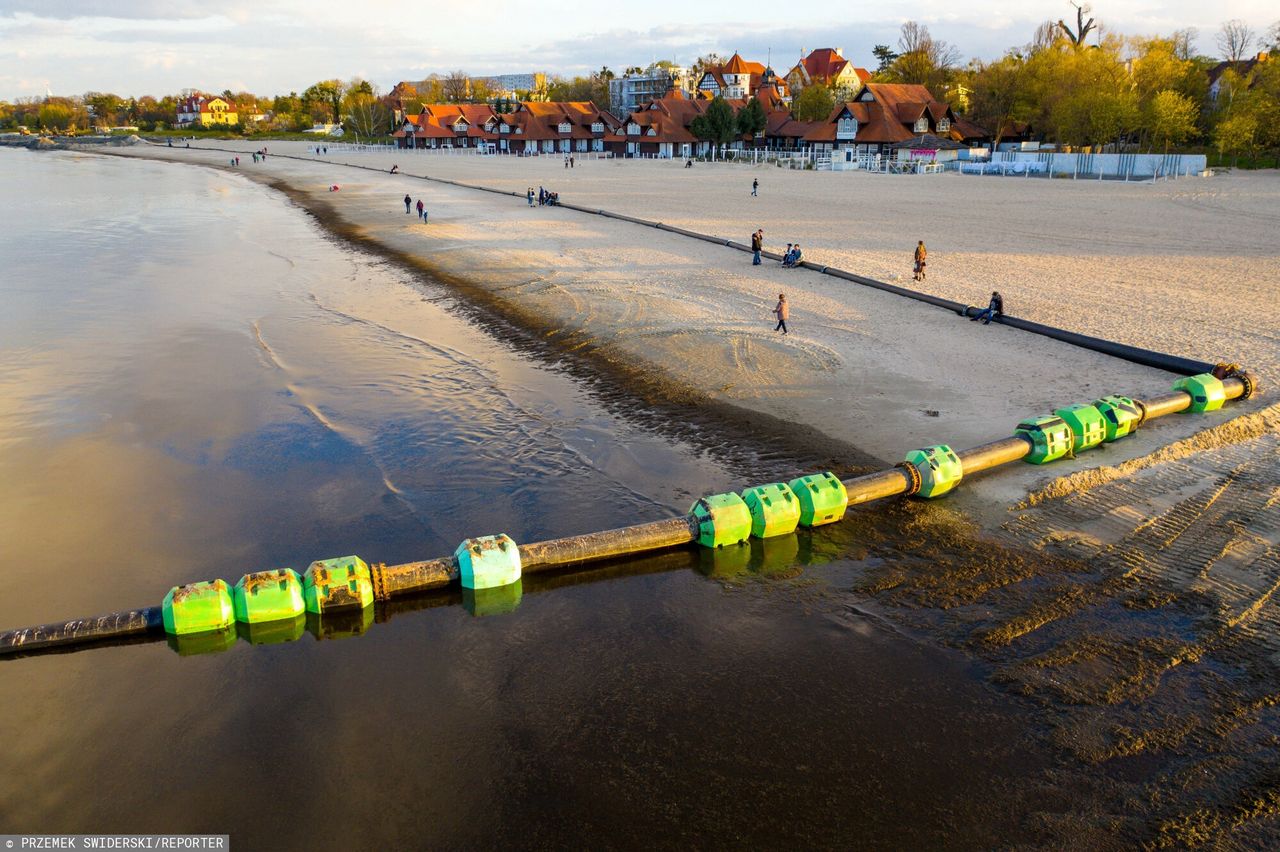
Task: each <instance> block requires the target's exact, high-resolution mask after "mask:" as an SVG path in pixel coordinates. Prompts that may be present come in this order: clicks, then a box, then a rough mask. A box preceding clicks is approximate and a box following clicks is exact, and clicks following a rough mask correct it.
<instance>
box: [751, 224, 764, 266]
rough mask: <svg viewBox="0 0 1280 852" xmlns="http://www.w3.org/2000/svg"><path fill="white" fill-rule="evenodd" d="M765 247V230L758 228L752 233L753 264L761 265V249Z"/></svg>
mask: <svg viewBox="0 0 1280 852" xmlns="http://www.w3.org/2000/svg"><path fill="white" fill-rule="evenodd" d="M763 248H764V230H763V229H761V230H757V231H756V232H755V233H754V234H752V235H751V265H752V266H759V265H760V251H761V249H763Z"/></svg>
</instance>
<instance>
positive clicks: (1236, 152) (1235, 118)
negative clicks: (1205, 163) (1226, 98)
mask: <svg viewBox="0 0 1280 852" xmlns="http://www.w3.org/2000/svg"><path fill="white" fill-rule="evenodd" d="M1257 134H1258V119H1257V118H1255V117H1254V116H1253V115H1251V114H1250V113H1248V112H1244V111H1240V112H1238V113H1236V114H1234V115H1230V116H1227V118H1225V119H1223V120H1222V121H1221V122H1219V123H1218V126H1217V127H1216V128H1215V129H1214V131H1213V147H1215V148H1217V149H1218V156H1219V157H1223V156H1226V155H1227V154H1231V155H1233V157H1234V160H1233V162H1239V158H1240V154H1242V153H1246V152H1249V151H1252V150H1253V146H1254V138H1255V137H1256V136H1257Z"/></svg>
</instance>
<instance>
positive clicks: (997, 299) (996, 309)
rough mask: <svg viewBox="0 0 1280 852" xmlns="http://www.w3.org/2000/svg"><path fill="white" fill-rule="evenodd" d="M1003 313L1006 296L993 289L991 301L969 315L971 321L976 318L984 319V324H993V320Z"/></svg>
mask: <svg viewBox="0 0 1280 852" xmlns="http://www.w3.org/2000/svg"><path fill="white" fill-rule="evenodd" d="M1003 315H1004V297H1003V296H1001V295H1000V293H999V292H998V291H996V290H992V291H991V301H990V302H988V303H987V306H986V307H985V308H983V309H982V310H980V311H978V312H977V313H976V314H974V315H973V316H971V317H969V321H970V322H973V321H974V320H982V324H983V325H991V320H992V319H993V318H994V317H998V316H1003Z"/></svg>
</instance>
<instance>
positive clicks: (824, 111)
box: [791, 83, 836, 121]
mask: <svg viewBox="0 0 1280 852" xmlns="http://www.w3.org/2000/svg"><path fill="white" fill-rule="evenodd" d="M835 108H836V97H835V95H833V94H831V90H830V89H828V88H827V87H826V86H824V85H822V84H821V83H814V84H812V85H809V86H805V87H804V91H802V92H800V94H799V95H797V96H796V97H795V99H794V100H793V101H792V102H791V114H792V115H793V116H795V119H796V121H821V120H822V119H824V118H826V117H827V116H829V115H831V111H832V110H833V109H835Z"/></svg>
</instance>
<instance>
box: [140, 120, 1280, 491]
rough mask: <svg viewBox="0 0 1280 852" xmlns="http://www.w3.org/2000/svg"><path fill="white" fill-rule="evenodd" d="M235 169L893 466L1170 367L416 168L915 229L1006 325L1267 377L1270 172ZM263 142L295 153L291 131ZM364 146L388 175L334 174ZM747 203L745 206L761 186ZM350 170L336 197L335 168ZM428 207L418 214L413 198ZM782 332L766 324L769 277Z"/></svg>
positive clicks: (1101, 457) (641, 358) (419, 164)
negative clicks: (1238, 366) (917, 452)
mask: <svg viewBox="0 0 1280 852" xmlns="http://www.w3.org/2000/svg"><path fill="white" fill-rule="evenodd" d="M202 144H206V143H200V142H198V143H196V147H193V148H191V149H179V148H173V149H166V148H160V147H154V146H149V145H136V146H132V147H120V148H117V149H115V150H117V151H119V152H121V153H128V154H132V155H138V156H148V157H160V158H172V159H175V160H178V161H183V162H196V163H206V164H210V165H226V163H227V160H228V157H227V155H226V154H224V153H222V152H204V151H200V150H199V146H200V145H202ZM207 144H210V145H213V144H217V145H218V146H219V147H223V146H227V147H240V148H243V149H244V151H245V154H243V155H242V156H241V166H240V169H239V170H240V172H241V173H243V174H245V175H247V176H250V177H254V178H257V179H260V180H267V181H272V182H283V183H284V184H287V185H288V186H289V187H290V188H291V189H292V190H293V191H295V193H297V195H296V196H295V198H296V199H297V200H299V201H300V203H303V204H305V205H306V206H309V207H311V208H313V209H314V210H317V211H322V212H323V214H324V216H325V217H326V218H327V219H331V220H335V221H337V222H339V223H341V224H342V225H344V226H345V227H346V228H347V229H348V230H349V232H350V233H352V234H355V235H358V236H359V237H362V238H364V239H367V240H370V241H373V242H375V243H377V244H379V245H382V246H386V247H389V248H391V249H393V250H394V251H396V252H398V253H402V254H403V255H407V256H412V257H414V258H416V259H417V260H418V261H419V262H420V263H421V264H422V265H423V267H424V268H426V269H428V270H430V271H432V272H434V273H436V274H438V275H443V276H448V277H451V278H454V279H457V280H459V281H462V282H466V284H468V285H470V286H475V287H479V288H483V289H484V290H485V291H486V292H488V293H490V294H493V295H494V296H495V297H497V299H498V300H499V301H500V304H498V305H496V306H495V309H500V310H503V311H507V312H511V313H513V314H518V315H520V317H521V318H522V319H523V321H525V322H528V323H535V324H538V325H540V327H541V328H542V329H543V331H544V333H545V334H546V335H547V336H548V337H549V338H551V339H555V340H559V341H564V342H567V344H568V346H569V347H570V348H574V347H580V348H590V349H592V350H594V351H599V352H601V353H603V355H604V356H605V357H607V358H612V359H616V360H618V361H620V362H623V363H627V364H633V365H634V364H642V365H645V366H646V367H648V368H652V369H653V370H655V371H658V372H660V373H662V374H664V375H667V376H670V377H672V378H674V379H675V380H677V381H678V382H680V383H681V384H683V385H685V386H687V387H689V388H692V389H694V390H695V391H696V392H698V393H702V394H706V395H708V396H710V397H712V398H716V399H720V400H724V401H727V402H730V403H732V404H734V405H737V406H741V407H743V408H745V409H751V410H756V411H762V412H765V413H768V414H770V415H774V416H776V417H778V418H781V419H782V420H783V421H786V422H791V423H797V424H807V425H810V426H813V427H815V428H817V429H818V430H820V431H821V432H823V433H825V434H828V435H830V436H832V437H833V438H836V439H838V440H840V441H842V442H846V443H848V444H850V445H852V446H854V447H857V448H859V449H860V450H863V451H865V452H866V453H867V454H869V455H870V456H871V457H873V458H874V459H878V460H880V461H882V462H887V463H893V462H896V461H898V460H900V459H901V457H902V454H903V453H904V452H905V451H906V450H908V449H911V448H913V447H916V446H922V445H927V444H934V443H948V444H951V445H953V446H955V447H965V446H970V445H973V444H977V443H981V442H983V441H986V440H991V439H994V438H996V437H999V436H1002V435H1005V434H1008V432H1009V430H1010V429H1011V428H1012V426H1013V425H1014V424H1015V423H1016V422H1017V421H1018V420H1020V419H1021V418H1023V417H1025V416H1028V415H1031V414H1037V413H1042V412H1047V411H1049V410H1051V409H1052V408H1054V407H1058V406H1061V405H1065V404H1069V403H1071V402H1077V401H1089V400H1091V399H1094V398H1097V397H1099V396H1102V395H1105V394H1109V393H1125V394H1129V395H1136V396H1141V395H1143V394H1153V393H1158V392H1161V391H1164V390H1166V389H1167V387H1168V385H1169V383H1170V382H1171V381H1172V380H1173V378H1174V377H1173V376H1171V375H1169V374H1167V373H1163V372H1160V371H1157V370H1152V369H1148V368H1144V367H1139V366H1135V365H1131V364H1127V363H1125V362H1121V361H1118V360H1116V359H1112V358H1108V357H1105V356H1102V355H1097V354H1095V353H1090V352H1087V351H1083V350H1080V349H1077V348H1075V347H1071V346H1068V345H1064V344H1059V343H1056V342H1053V341H1049V340H1046V339H1044V338H1041V337H1038V336H1035V335H1031V334H1027V333H1024V332H1020V331H1017V330H1014V329H1009V328H999V327H996V326H990V327H983V326H981V325H979V324H976V323H970V322H966V321H964V320H962V319H960V318H958V317H957V316H955V315H953V314H950V313H948V312H946V311H943V310H940V309H937V308H933V307H930V306H926V305H920V304H917V303H914V302H911V301H909V300H905V299H902V298H899V297H896V296H893V295H890V294H886V293H881V292H877V291H874V290H871V289H868V288H864V287H859V286H857V285H853V284H850V283H847V282H843V281H837V280H833V279H830V278H828V277H825V276H820V275H817V274H815V273H812V272H809V271H806V270H786V269H781V268H779V266H778V264H776V263H766V264H765V265H763V266H761V267H752V266H751V265H750V258H749V256H747V255H744V254H742V253H740V252H737V251H733V250H730V249H726V248H722V247H716V246H714V245H709V244H707V243H703V242H699V241H695V240H691V239H688V238H686V237H682V236H679V235H673V234H669V233H662V232H656V231H654V230H653V229H650V228H644V227H641V226H637V225H632V224H630V223H626V222H620V221H617V220H610V219H605V218H603V217H597V216H588V215H584V214H581V213H577V212H574V211H569V210H557V209H553V208H534V209H529V208H528V207H527V206H526V205H525V204H524V203H523V202H522V201H520V200H518V199H509V198H504V197H502V196H498V195H493V194H489V193H482V192H477V191H473V190H467V189H460V188H455V187H450V186H447V185H442V184H439V183H428V182H424V181H422V180H416V179H415V177H414V176H421V175H430V176H431V177H439V178H446V179H454V180H462V181H467V182H473V183H478V184H483V185H486V186H492V187H495V188H499V189H505V190H515V191H519V190H523V189H524V188H526V187H528V186H534V187H538V186H547V187H548V188H551V189H555V190H557V191H559V192H560V193H561V196H562V198H563V199H564V200H566V201H572V202H574V203H577V204H582V205H587V206H593V207H594V206H599V207H601V208H605V209H609V210H612V211H616V212H620V213H623V214H627V215H633V216H638V217H644V218H649V219H654V220H658V221H662V222H665V223H668V224H673V225H677V226H681V227H687V228H690V229H694V230H698V231H701V232H704V233H710V234H715V235H722V236H724V237H726V238H731V239H736V240H739V241H742V242H745V241H746V240H747V239H748V238H749V235H750V234H751V232H752V231H753V230H754V229H755V228H757V227H760V228H763V229H764V231H765V236H766V247H767V248H771V249H775V250H780V249H781V248H782V244H783V243H784V242H799V243H801V244H802V245H803V246H804V249H805V256H806V258H807V259H810V260H814V261H815V262H820V263H831V264H832V265H839V266H841V267H843V268H846V269H849V270H852V271H855V272H859V273H863V274H867V275H870V276H872V277H878V278H881V279H882V280H888V281H891V282H896V283H902V284H907V285H912V284H913V282H911V276H910V271H909V265H910V257H911V250H912V248H913V247H914V244H915V239H916V238H920V239H925V240H926V242H927V244H928V246H929V249H930V268H929V279H928V281H927V282H925V283H924V284H923V285H920V286H921V289H925V290H927V291H929V292H932V293H935V294H938V295H942V296H946V297H948V298H953V299H956V300H958V301H963V302H967V303H972V304H984V303H985V299H986V296H987V294H988V293H989V292H990V290H992V289H1000V290H1001V291H1002V292H1003V293H1004V295H1005V299H1006V306H1007V310H1008V311H1009V312H1010V313H1013V314H1015V315H1018V316H1023V317H1026V318H1028V319H1033V320H1037V321H1041V322H1046V323H1050V324H1054V325H1058V326H1061V327H1065V328H1070V329H1072V330H1078V331H1082V332H1085V333H1089V334H1095V335H1099V336H1103V337H1108V338H1111V339H1114V340H1119V341H1121V342H1125V343H1132V344H1135V345H1139V346H1145V347H1150V348H1153V349H1157V350H1160V351H1167V352H1172V353H1174V354H1179V355H1186V356H1189V357H1194V358H1200V359H1204V360H1207V361H1218V360H1232V361H1238V362H1240V363H1242V364H1244V365H1246V366H1248V367H1249V368H1250V369H1251V370H1254V371H1255V372H1257V373H1258V374H1259V375H1260V376H1261V377H1262V379H1263V382H1264V383H1266V382H1267V381H1268V378H1269V377H1270V376H1274V375H1277V374H1280V369H1278V367H1280V345H1278V340H1277V335H1276V331H1275V329H1276V328H1280V300H1277V299H1276V298H1275V288H1276V283H1275V282H1277V281H1280V253H1278V252H1277V249H1276V248H1275V246H1274V245H1273V244H1272V243H1271V242H1270V239H1269V237H1268V235H1269V234H1270V232H1271V231H1272V230H1273V229H1274V226H1275V223H1276V221H1277V215H1276V213H1275V212H1274V211H1275V210H1277V209H1280V176H1277V175H1276V174H1275V173H1267V174H1260V175H1249V176H1229V177H1215V178H1211V179H1184V180H1181V181H1176V182H1175V181H1170V182H1163V183H1160V184H1157V185H1139V184H1128V185H1125V184H1114V183H1105V184H1096V183H1094V182H1072V181H1053V182H1047V181H1028V180H1025V179H1024V180H1022V181H1018V180H1016V179H1002V178H978V177H961V176H956V175H943V176H924V177H901V176H881V175H863V174H856V173H815V172H800V171H784V170H781V169H777V168H774V167H768V168H766V167H754V168H753V167H747V166H735V165H724V164H721V165H707V164H699V165H698V166H697V167H696V168H694V169H683V168H682V167H681V165H680V164H678V163H671V162H656V161H641V162H634V161H617V160H586V161H579V162H576V163H575V167H574V168H573V169H572V170H568V169H565V168H564V167H563V163H562V162H561V161H560V160H559V159H556V158H533V159H516V158H482V157H478V156H474V155H470V156H463V155H443V154H426V153H416V154H415V153H411V152H396V153H392V154H369V153H338V152H336V151H334V152H332V153H330V154H329V155H328V156H327V157H312V160H311V161H304V162H300V161H298V160H294V159H286V158H280V157H269V158H268V160H267V161H266V162H265V163H263V164H258V165H255V164H252V162H251V161H250V159H249V157H248V156H247V154H248V151H250V150H251V149H252V148H253V147H254V146H253V145H251V144H247V143H244V144H240V145H238V146H237V145H235V144H233V143H207ZM269 147H270V148H271V149H272V150H273V151H274V152H275V153H277V154H280V153H290V154H295V155H301V156H306V155H307V151H308V150H309V148H308V146H306V145H304V144H302V143H277V144H275V145H273V146H269ZM341 163H353V164H359V165H363V166H373V167H378V168H386V169H388V170H389V169H390V167H391V165H392V164H398V165H399V167H400V171H401V174H399V175H394V176H393V175H390V174H386V175H378V174H376V173H370V172H367V171H359V170H354V169H347V168H343V167H342V166H341V165H340V164H341ZM753 177H754V178H759V179H761V194H760V197H758V198H752V197H750V193H749V189H750V181H751V179H752V178H753ZM333 184H337V185H339V186H341V190H340V191H339V192H336V193H335V192H329V191H328V188H329V186H330V185H333ZM405 193H409V194H411V195H412V196H413V197H414V198H415V199H417V198H422V199H423V200H424V201H425V203H426V205H427V208H428V211H429V224H425V225H424V224H422V223H420V222H418V221H417V220H416V217H414V216H412V215H410V216H406V215H405V214H404V207H403V204H402V202H401V199H402V198H403V196H404V194H405ZM784 291H785V292H786V293H787V296H788V300H789V301H790V303H791V311H792V319H791V322H790V327H791V331H792V333H791V334H789V335H787V336H786V337H783V336H782V335H780V334H775V333H774V332H773V317H772V314H771V313H770V311H771V309H772V307H773V304H774V301H775V299H776V296H777V294H778V293H779V292H784ZM1265 399H1266V397H1265V394H1264V395H1263V396H1262V398H1261V399H1255V400H1253V401H1250V402H1249V403H1247V404H1245V405H1243V406H1232V407H1229V410H1228V411H1224V412H1222V413H1219V414H1216V415H1211V416H1209V417H1207V418H1175V419H1172V420H1166V421H1163V422H1161V423H1159V424H1158V426H1155V427H1154V428H1153V429H1152V430H1150V431H1149V432H1147V433H1146V435H1149V436H1151V437H1150V439H1149V440H1148V439H1147V438H1146V437H1144V438H1143V439H1139V440H1135V441H1132V442H1127V443H1121V444H1116V445H1111V446H1108V447H1107V448H1106V450H1105V452H1103V453H1095V454H1094V455H1091V456H1084V457H1082V458H1081V459H1079V460H1077V461H1072V462H1062V463H1060V466H1058V465H1055V466H1054V467H1053V468H1052V469H1049V468H1043V469H1042V468H1034V467H1031V466H1021V467H1020V468H1019V469H1017V471H1016V472H1013V473H1005V474H1002V475H1001V476H1000V477H998V478H987V479H986V480H983V481H981V482H975V483H974V486H975V487H974V488H973V489H970V490H971V491H975V492H977V493H979V494H980V495H981V499H982V500H994V501H995V502H1004V503H1008V502H1013V501H1015V500H1016V499H1018V498H1019V497H1020V496H1021V495H1023V494H1025V493H1026V491H1027V490H1029V489H1030V488H1033V487H1035V486H1036V485H1038V484H1042V483H1043V481H1044V480H1045V479H1046V478H1048V477H1051V476H1058V475H1064V474H1070V473H1072V472H1074V471H1075V470H1078V469H1082V468H1085V467H1093V466H1096V465H1097V464H1099V463H1104V462H1105V463H1115V462H1119V461H1123V460H1126V459H1128V458H1132V457H1134V456H1135V455H1141V454H1144V453H1147V452H1150V451H1151V450H1152V449H1154V448H1155V446H1156V442H1159V443H1168V442H1171V441H1173V440H1177V439H1180V438H1185V437H1187V436H1188V435H1190V434H1192V433H1193V432H1194V431H1197V430H1198V429H1201V428H1204V427H1206V426H1210V425H1213V423H1215V422H1219V421H1221V420H1223V419H1226V418H1229V417H1231V416H1234V415H1236V414H1239V413H1242V412H1244V411H1256V410H1258V409H1259V408H1260V407H1261V406H1262V405H1264V404H1265Z"/></svg>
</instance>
